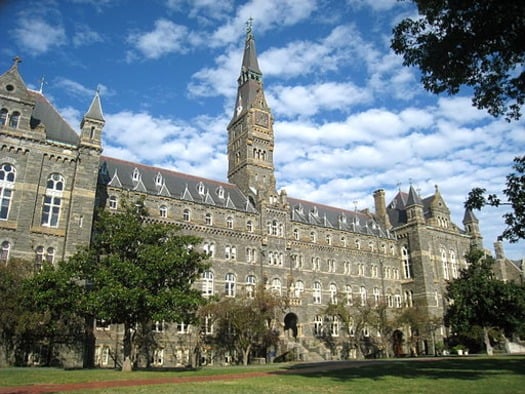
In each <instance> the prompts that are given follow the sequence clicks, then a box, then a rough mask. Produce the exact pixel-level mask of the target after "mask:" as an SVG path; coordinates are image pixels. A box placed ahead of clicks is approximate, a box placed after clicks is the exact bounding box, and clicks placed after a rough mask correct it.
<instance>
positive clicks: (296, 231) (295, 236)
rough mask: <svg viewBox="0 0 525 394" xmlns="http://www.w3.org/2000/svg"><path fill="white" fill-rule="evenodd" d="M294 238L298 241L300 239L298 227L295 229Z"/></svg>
mask: <svg viewBox="0 0 525 394" xmlns="http://www.w3.org/2000/svg"><path fill="white" fill-rule="evenodd" d="M293 239H295V240H296V241H298V240H299V230H298V229H296V228H294V229H293Z"/></svg>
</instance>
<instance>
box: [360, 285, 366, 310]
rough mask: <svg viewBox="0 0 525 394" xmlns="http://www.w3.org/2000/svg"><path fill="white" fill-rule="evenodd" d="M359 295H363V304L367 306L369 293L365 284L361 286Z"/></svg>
mask: <svg viewBox="0 0 525 394" xmlns="http://www.w3.org/2000/svg"><path fill="white" fill-rule="evenodd" d="M359 296H360V297H361V306H365V305H366V299H367V295H366V288H365V287H364V286H361V288H360V289H359Z"/></svg>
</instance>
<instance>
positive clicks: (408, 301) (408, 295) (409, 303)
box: [405, 290, 414, 308]
mask: <svg viewBox="0 0 525 394" xmlns="http://www.w3.org/2000/svg"><path fill="white" fill-rule="evenodd" d="M405 306H406V307H407V308H411V307H413V306H414V301H413V292H412V290H406V291H405Z"/></svg>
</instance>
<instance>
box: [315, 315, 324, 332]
mask: <svg viewBox="0 0 525 394" xmlns="http://www.w3.org/2000/svg"><path fill="white" fill-rule="evenodd" d="M322 334H323V318H322V317H321V316H319V315H316V316H315V317H314V335H315V336H321V335H322Z"/></svg>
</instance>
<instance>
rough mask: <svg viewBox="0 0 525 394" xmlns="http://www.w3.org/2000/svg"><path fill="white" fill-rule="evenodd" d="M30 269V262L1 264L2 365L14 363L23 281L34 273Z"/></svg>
mask: <svg viewBox="0 0 525 394" xmlns="http://www.w3.org/2000/svg"><path fill="white" fill-rule="evenodd" d="M30 267H31V264H30V263H29V262H27V261H23V260H16V259H11V260H10V261H9V263H7V264H5V263H4V264H0V299H1V300H2V302H1V303H0V344H1V349H2V350H1V351H0V354H2V356H3V361H1V360H0V365H2V364H4V363H5V364H6V365H11V364H13V362H14V352H15V350H16V348H17V344H18V341H17V339H18V336H17V332H18V331H19V330H20V323H21V320H20V317H21V316H22V311H23V309H22V305H21V304H22V296H23V281H24V279H26V278H27V277H28V276H29V275H30V274H31V273H32V270H31V268H30Z"/></svg>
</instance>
